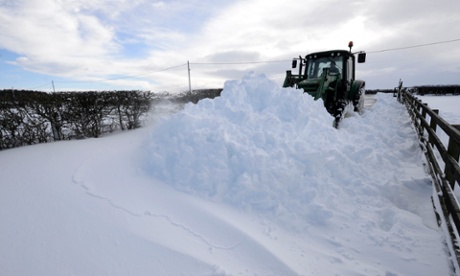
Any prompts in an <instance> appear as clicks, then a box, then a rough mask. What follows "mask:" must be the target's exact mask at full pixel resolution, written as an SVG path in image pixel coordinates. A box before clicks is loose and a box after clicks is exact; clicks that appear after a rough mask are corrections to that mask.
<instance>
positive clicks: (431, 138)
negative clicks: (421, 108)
mask: <svg viewBox="0 0 460 276" xmlns="http://www.w3.org/2000/svg"><path fill="white" fill-rule="evenodd" d="M432 110H433V112H434V113H436V115H439V109H432ZM437 126H438V125H437V124H436V119H435V118H434V117H433V116H430V128H431V129H432V130H433V131H434V133H436V127H437ZM428 139H429V140H428V141H429V142H430V144H431V145H434V137H432V136H431V135H430V137H429V138H428Z"/></svg>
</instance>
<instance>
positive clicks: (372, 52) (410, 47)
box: [367, 38, 460, 54]
mask: <svg viewBox="0 0 460 276" xmlns="http://www.w3.org/2000/svg"><path fill="white" fill-rule="evenodd" d="M457 41H460V38H456V39H452V40H445V41H438V42H431V43H426V44H418V45H413V46H406V47H399V48H390V49H385V50H379V51H370V52H367V53H368V54H377V53H384V52H389V51H399V50H406V49H412V48H419V47H427V46H433V45H438V44H445V43H452V42H457Z"/></svg>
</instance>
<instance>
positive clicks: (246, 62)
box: [190, 60, 291, 65]
mask: <svg viewBox="0 0 460 276" xmlns="http://www.w3.org/2000/svg"><path fill="white" fill-rule="evenodd" d="M290 61H291V60H264V61H240V62H190V64H192V65H226V64H227V65H228V64H260V63H277V62H290Z"/></svg>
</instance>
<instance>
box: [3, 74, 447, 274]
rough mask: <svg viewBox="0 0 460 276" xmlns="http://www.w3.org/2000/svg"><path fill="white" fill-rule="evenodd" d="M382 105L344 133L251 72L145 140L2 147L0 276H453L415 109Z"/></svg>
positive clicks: (387, 100) (382, 101) (143, 135)
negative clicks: (409, 111)
mask: <svg viewBox="0 0 460 276" xmlns="http://www.w3.org/2000/svg"><path fill="white" fill-rule="evenodd" d="M368 102H372V103H373V102H375V104H373V105H372V106H371V107H369V108H368V109H366V110H365V112H364V114H363V115H362V116H358V115H352V116H349V117H348V118H346V119H345V120H344V121H343V122H342V124H341V127H340V128H339V129H338V130H337V129H334V128H333V127H332V117H331V116H330V115H329V114H327V112H326V111H325V109H324V107H323V106H322V103H321V102H320V101H313V99H312V98H311V97H310V96H308V95H306V94H303V93H302V92H301V91H299V90H295V89H292V88H289V89H288V88H280V87H279V85H277V84H276V83H274V82H273V81H271V80H269V79H267V78H266V77H265V76H264V75H256V74H254V73H250V74H248V75H246V76H245V77H244V78H243V79H242V80H238V81H236V80H235V81H228V82H226V84H225V87H224V91H223V92H222V95H221V97H218V98H215V99H213V100H203V101H200V102H199V103H198V104H196V105H193V104H188V105H186V106H185V108H184V109H183V110H182V111H180V112H178V113H175V114H167V115H165V116H163V117H162V118H158V116H157V117H155V120H154V121H153V122H152V124H151V125H149V126H146V127H144V128H142V129H138V130H135V131H130V132H126V133H120V134H116V135H111V136H107V137H103V138H99V139H88V140H79V141H66V142H56V143H50V144H41V145H35V146H29V147H23V148H17V149H11V150H5V151H1V152H0V167H1V178H0V219H1V226H0V275H387V276H389V275H452V274H453V271H452V268H451V263H450V256H449V255H448V253H447V252H448V250H447V248H446V245H445V237H444V233H443V231H442V229H441V228H439V227H438V226H437V224H436V219H435V216H434V212H433V207H432V204H431V198H430V197H431V195H432V194H433V189H432V187H431V182H430V176H429V175H428V174H427V173H426V172H425V170H424V166H423V162H424V159H423V153H422V152H421V150H420V147H419V146H418V142H417V137H416V134H415V132H414V130H413V129H412V126H411V123H410V120H409V117H408V115H407V111H406V110H405V107H404V105H401V104H399V103H398V102H397V101H396V99H395V98H393V97H392V95H391V94H377V95H375V96H372V98H369V99H368ZM368 106H369V105H368Z"/></svg>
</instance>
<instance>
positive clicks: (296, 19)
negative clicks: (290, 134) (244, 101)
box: [0, 0, 460, 92]
mask: <svg viewBox="0 0 460 276" xmlns="http://www.w3.org/2000/svg"><path fill="white" fill-rule="evenodd" d="M459 10H460V2H459V1H457V0H440V1H431V0H421V1H420V0H406V1H398V0H384V1H383V0H366V1H364V0H350V1H346V2H344V1H339V0H325V1H311V0H291V1H289V3H288V4H287V3H286V1H280V0H274V1H262V0H244V1H243V0H237V1H232V0H213V1H199V0H186V1H183V0H181V1H178V0H177V1H175V0H171V1H150V0H118V1H111V0H14V1H13V0H1V1H0V89H2V88H3V89H9V88H15V89H34V90H41V91H54V90H56V91H61V90H126V89H136V90H137V89H139V90H151V91H154V92H160V91H168V92H180V91H186V90H188V89H189V78H188V73H189V72H190V84H191V87H192V89H199V88H222V87H223V85H224V82H225V81H227V80H232V79H239V78H241V77H242V76H243V75H244V74H245V73H246V72H248V71H254V72H256V73H263V74H266V75H267V76H268V77H269V78H270V79H273V80H275V81H276V82H277V83H279V84H280V85H281V84H282V82H283V80H284V76H285V72H286V70H289V69H290V66H291V62H290V60H291V59H292V58H293V57H298V56H299V55H302V56H305V55H306V54H308V53H311V52H315V51H323V50H330V49H347V45H348V42H349V41H350V40H352V41H354V45H355V47H354V49H353V50H355V51H366V52H368V57H367V62H366V63H365V64H360V65H359V66H358V68H357V78H359V79H363V80H365V81H366V85H367V88H369V89H377V88H393V87H395V86H397V85H398V81H399V79H402V80H403V81H404V85H405V86H415V85H427V84H428V85H430V84H459V83H460V78H459V73H460V65H459V64H460V47H459V46H460V17H459V16H458V11H459ZM439 42H442V43H439ZM433 43H435V44H433ZM427 44H431V45H427ZM419 45H427V46H423V47H414V48H412V46H419ZM407 47H411V48H407ZM401 48H406V49H401ZM392 49H399V50H392ZM388 50H389V51H388ZM188 63H189V65H187V64H188ZM189 68H190V71H189Z"/></svg>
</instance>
